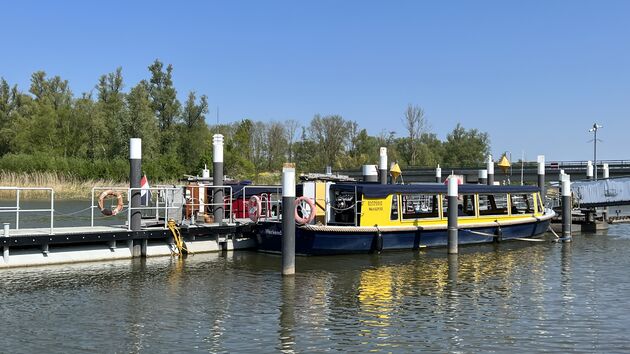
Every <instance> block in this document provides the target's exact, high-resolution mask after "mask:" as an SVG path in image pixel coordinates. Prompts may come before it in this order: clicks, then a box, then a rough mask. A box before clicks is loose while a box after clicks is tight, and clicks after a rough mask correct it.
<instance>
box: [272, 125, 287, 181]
mask: <svg viewBox="0 0 630 354" xmlns="http://www.w3.org/2000/svg"><path fill="white" fill-rule="evenodd" d="M266 145H267V150H268V153H267V170H268V171H277V170H279V169H280V168H281V167H282V163H283V162H285V161H286V159H287V155H288V146H289V142H288V141H287V132H286V129H285V127H284V126H283V125H282V124H281V123H278V122H271V123H270V124H269V125H268V126H267V144H266Z"/></svg>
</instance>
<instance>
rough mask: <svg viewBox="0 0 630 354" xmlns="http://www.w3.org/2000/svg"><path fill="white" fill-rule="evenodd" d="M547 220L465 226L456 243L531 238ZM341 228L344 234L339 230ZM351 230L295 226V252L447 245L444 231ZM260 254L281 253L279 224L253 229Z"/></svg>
mask: <svg viewBox="0 0 630 354" xmlns="http://www.w3.org/2000/svg"><path fill="white" fill-rule="evenodd" d="M549 222H550V220H549V219H547V220H536V221H531V222H526V223H517V224H511V225H502V226H500V227H499V226H483V227H466V228H462V229H460V230H459V237H458V238H459V242H458V243H459V244H460V245H466V244H479V243H492V242H500V241H505V240H511V239H518V238H533V237H536V236H539V235H541V234H543V233H544V232H545V231H547V229H548V228H549ZM341 229H343V231H340V230H341ZM355 229H356V230H353V229H352V227H336V228H335V227H331V228H327V227H315V228H303V227H296V230H295V252H296V254H298V255H335V254H351V253H373V252H380V251H388V250H414V249H419V248H423V247H443V246H446V245H447V243H448V231H447V229H446V228H441V229H434V230H422V229H414V230H409V229H407V230H387V229H382V230H369V231H366V230H361V228H355ZM255 233H256V241H257V247H258V250H259V251H262V252H271V253H279V252H281V250H282V223H281V222H262V223H260V224H259V225H258V226H257V228H256V231H255Z"/></svg>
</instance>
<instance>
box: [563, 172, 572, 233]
mask: <svg viewBox="0 0 630 354" xmlns="http://www.w3.org/2000/svg"><path fill="white" fill-rule="evenodd" d="M561 183H562V239H563V241H566V242H570V241H571V221H572V216H571V176H569V175H567V174H565V175H562V181H561Z"/></svg>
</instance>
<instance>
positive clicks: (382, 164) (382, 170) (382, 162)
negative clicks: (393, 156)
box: [378, 147, 387, 184]
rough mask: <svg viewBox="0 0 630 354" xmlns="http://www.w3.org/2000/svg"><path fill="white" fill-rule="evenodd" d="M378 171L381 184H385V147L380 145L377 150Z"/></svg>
mask: <svg viewBox="0 0 630 354" xmlns="http://www.w3.org/2000/svg"><path fill="white" fill-rule="evenodd" d="M378 173H379V180H380V182H381V184H387V148H386V147H381V149H380V151H379V161H378Z"/></svg>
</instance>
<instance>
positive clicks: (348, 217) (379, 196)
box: [304, 182, 544, 226]
mask: <svg viewBox="0 0 630 354" xmlns="http://www.w3.org/2000/svg"><path fill="white" fill-rule="evenodd" d="M312 183H314V184H313V185H312V186H308V187H307V186H305V188H304V192H305V195H308V194H313V195H314V198H313V199H314V200H315V202H316V203H315V205H316V218H315V222H316V223H321V224H326V225H340V226H341V225H347V226H350V225H351V226H374V225H378V226H407V225H415V226H417V225H431V224H435V225H440V224H445V223H446V222H447V208H448V205H447V198H446V194H447V186H445V185H443V184H439V183H425V184H406V185H401V184H386V185H383V184H356V183H347V184H346V183H336V184H335V183H330V182H327V183H325V182H312ZM311 190H313V192H311V193H306V192H307V191H308V192H310V191H311ZM457 207H458V214H459V219H460V222H467V223H477V222H478V223H487V222H493V221H495V220H510V219H519V218H524V217H538V216H542V215H543V214H544V207H543V203H542V201H541V199H540V191H539V189H538V188H537V187H535V186H486V185H478V184H463V185H460V186H459V198H458V206H457Z"/></svg>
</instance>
